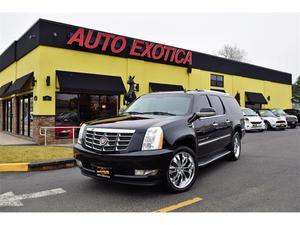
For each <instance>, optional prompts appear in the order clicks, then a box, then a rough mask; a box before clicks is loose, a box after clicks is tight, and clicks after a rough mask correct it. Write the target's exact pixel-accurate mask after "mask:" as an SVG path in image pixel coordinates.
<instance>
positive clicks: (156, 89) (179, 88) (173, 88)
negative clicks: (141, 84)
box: [149, 83, 184, 92]
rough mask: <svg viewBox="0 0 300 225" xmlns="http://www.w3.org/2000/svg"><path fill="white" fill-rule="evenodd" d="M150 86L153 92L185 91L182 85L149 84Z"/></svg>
mask: <svg viewBox="0 0 300 225" xmlns="http://www.w3.org/2000/svg"><path fill="white" fill-rule="evenodd" d="M149 86H150V88H151V91H152V92H160V91H183V90H184V89H183V86H182V85H174V84H159V83H149Z"/></svg>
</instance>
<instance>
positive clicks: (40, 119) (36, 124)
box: [32, 115, 55, 145]
mask: <svg viewBox="0 0 300 225" xmlns="http://www.w3.org/2000/svg"><path fill="white" fill-rule="evenodd" d="M53 126H55V116H36V115H33V127H32V129H33V135H32V136H33V139H34V140H35V142H36V143H37V144H39V145H41V144H44V136H41V135H40V127H53ZM54 140H55V130H54V129H51V130H48V131H47V144H51V143H53V141H54Z"/></svg>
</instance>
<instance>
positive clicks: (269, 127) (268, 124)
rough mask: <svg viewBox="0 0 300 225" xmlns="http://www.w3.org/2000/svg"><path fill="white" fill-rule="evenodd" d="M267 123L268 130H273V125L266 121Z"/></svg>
mask: <svg viewBox="0 0 300 225" xmlns="http://www.w3.org/2000/svg"><path fill="white" fill-rule="evenodd" d="M265 125H266V130H271V128H272V127H271V125H270V123H269V122H268V121H265Z"/></svg>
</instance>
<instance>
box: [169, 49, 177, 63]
mask: <svg viewBox="0 0 300 225" xmlns="http://www.w3.org/2000/svg"><path fill="white" fill-rule="evenodd" d="M171 50H172V55H171V58H170V62H173V61H174V58H175V54H176V48H173V49H171Z"/></svg>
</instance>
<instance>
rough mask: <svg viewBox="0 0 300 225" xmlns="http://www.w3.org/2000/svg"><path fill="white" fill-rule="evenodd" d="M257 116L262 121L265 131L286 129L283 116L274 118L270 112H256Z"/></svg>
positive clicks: (264, 110)
mask: <svg viewBox="0 0 300 225" xmlns="http://www.w3.org/2000/svg"><path fill="white" fill-rule="evenodd" d="M258 114H259V115H260V117H261V118H262V119H263V120H264V122H265V125H266V129H267V130H272V129H280V130H284V129H285V128H286V127H287V121H286V119H285V117H284V116H275V115H274V114H273V113H272V112H271V111H270V110H267V109H261V110H258Z"/></svg>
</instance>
